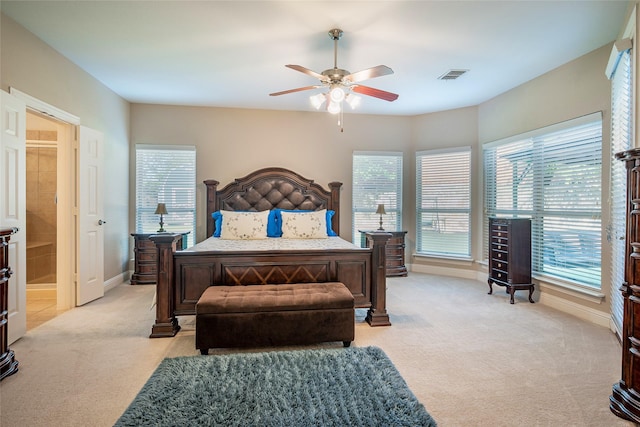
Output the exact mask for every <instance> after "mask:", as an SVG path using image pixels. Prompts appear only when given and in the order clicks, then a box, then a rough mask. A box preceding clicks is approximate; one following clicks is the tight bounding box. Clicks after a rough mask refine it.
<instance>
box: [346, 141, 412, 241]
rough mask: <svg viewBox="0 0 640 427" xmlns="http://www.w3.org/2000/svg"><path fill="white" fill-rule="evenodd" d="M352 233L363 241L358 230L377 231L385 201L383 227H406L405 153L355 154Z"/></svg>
mask: <svg viewBox="0 0 640 427" xmlns="http://www.w3.org/2000/svg"><path fill="white" fill-rule="evenodd" d="M352 188H353V194H352V216H353V218H352V227H353V229H352V234H353V240H352V241H353V242H354V243H356V244H357V243H358V242H360V239H361V237H360V233H358V230H377V229H378V228H379V227H380V215H376V213H375V212H376V210H377V208H378V205H379V204H384V208H385V212H386V215H382V221H383V228H384V229H385V230H389V231H400V230H402V152H389V151H384V152H370V151H356V152H354V153H353V187H352Z"/></svg>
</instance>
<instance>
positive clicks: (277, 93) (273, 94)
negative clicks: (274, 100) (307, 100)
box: [269, 85, 322, 96]
mask: <svg viewBox="0 0 640 427" xmlns="http://www.w3.org/2000/svg"><path fill="white" fill-rule="evenodd" d="M319 87H322V86H317V85H316V86H305V87H299V88H296V89H289V90H283V91H282V92H274V93H270V94H269V96H280V95H286V94H288V93H293V92H301V91H303V90H311V89H317V88H319Z"/></svg>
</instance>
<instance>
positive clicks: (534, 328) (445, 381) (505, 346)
mask: <svg viewBox="0 0 640 427" xmlns="http://www.w3.org/2000/svg"><path fill="white" fill-rule="evenodd" d="M388 288H389V289H388V298H387V306H388V310H389V313H390V315H391V321H392V323H393V326H391V327H378V328H371V327H369V326H368V325H367V324H366V323H363V319H364V314H365V312H364V311H363V310H357V324H356V339H355V342H354V343H353V345H355V346H358V347H364V346H370V345H371V346H378V347H380V348H382V349H383V350H384V352H385V353H386V354H387V355H388V356H389V358H390V359H391V361H392V362H393V363H394V365H395V366H396V368H397V369H398V371H399V372H400V374H401V375H402V376H403V378H404V379H405V381H406V382H407V384H408V385H409V388H410V389H411V390H412V391H413V393H414V394H415V395H416V397H417V398H418V399H419V400H420V402H422V403H423V404H424V406H425V407H426V409H427V411H428V412H429V413H430V414H431V415H432V416H433V418H434V419H435V420H436V421H437V422H438V425H439V426H440V427H446V426H562V427H564V426H593V427H596V426H597V427H601V426H612V427H613V426H631V425H633V424H632V423H629V422H626V421H623V420H621V419H620V418H618V417H616V416H615V415H613V414H612V413H611V412H610V411H609V402H608V398H609V395H610V394H611V386H612V385H613V383H615V382H617V381H618V380H619V379H620V360H621V348H620V344H619V343H618V340H617V339H616V337H615V336H614V334H612V333H611V332H610V331H609V330H608V329H606V328H602V327H600V326H596V325H593V324H590V323H587V322H584V321H582V320H579V319H577V318H574V317H572V316H568V315H565V314H563V313H560V312H558V311H555V310H553V309H551V308H548V307H544V306H542V305H540V304H530V303H528V302H526V300H525V298H524V297H523V296H519V295H518V296H517V299H516V304H514V305H511V304H509V302H508V295H507V294H506V293H504V292H500V291H498V292H495V291H494V295H487V291H488V288H487V285H486V283H484V282H480V281H472V280H462V279H453V278H448V277H438V276H432V275H426V274H416V273H412V274H410V276H409V277H405V278H393V279H389V280H388ZM499 290H502V288H500V289H499ZM153 291H154V289H153V287H152V286H130V285H128V284H123V285H121V286H118V287H117V288H115V289H113V290H112V291H110V292H108V293H107V294H106V295H105V297H104V298H102V299H100V300H97V301H94V302H92V303H90V304H87V305H85V306H83V307H79V308H75V309H73V310H70V311H68V312H65V313H63V314H62V315H60V316H58V317H56V318H55V319H53V320H51V321H49V322H47V323H45V324H43V325H41V326H39V327H37V328H35V329H33V330H31V331H29V332H28V333H27V335H26V336H24V337H23V338H21V339H20V340H19V341H17V342H16V343H14V344H12V345H11V348H12V349H13V350H14V351H15V352H16V358H17V359H18V360H19V362H20V371H19V372H18V373H17V374H15V375H13V376H10V377H8V378H6V379H5V380H3V381H2V382H1V383H0V420H1V421H0V422H1V424H0V425H2V426H3V427H5V426H6V427H13V426H16V427H17V426H47V427H57V426H92V427H99V426H112V425H113V423H115V421H116V420H117V419H118V417H119V416H120V415H121V414H122V413H123V412H124V410H125V409H126V408H127V406H128V405H129V404H130V403H131V401H132V400H133V398H134V397H135V396H136V394H137V393H138V392H139V391H140V389H141V388H142V386H143V385H144V383H145V382H146V381H147V379H148V378H149V376H150V375H151V374H152V373H153V371H154V370H155V368H156V367H157V366H158V365H159V363H160V361H161V360H162V359H164V358H165V357H176V356H186V355H198V354H199V351H197V350H196V349H195V344H194V318H193V317H192V316H186V317H181V318H180V324H181V325H182V328H183V329H182V331H180V332H179V333H178V335H177V336H176V337H174V338H158V339H149V338H148V336H149V333H150V332H151V325H152V324H153V321H154V318H155V313H154V311H152V310H150V305H151V301H152V299H153ZM516 294H519V293H516ZM525 294H526V293H522V295H525ZM336 346H337V347H340V346H342V343H330V344H322V345H318V346H308V347H305V348H324V347H336ZM299 348H300V347H283V348H281V349H299ZM263 350H264V349H260V350H252V349H248V350H242V351H263ZM234 351H235V350H217V351H215V352H216V353H228V352H234ZM211 353H214V350H211ZM354 392H357V390H354Z"/></svg>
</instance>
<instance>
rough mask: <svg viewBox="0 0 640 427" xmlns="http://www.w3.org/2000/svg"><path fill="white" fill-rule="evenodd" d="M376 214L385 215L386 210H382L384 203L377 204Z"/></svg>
mask: <svg viewBox="0 0 640 427" xmlns="http://www.w3.org/2000/svg"><path fill="white" fill-rule="evenodd" d="M376 214H377V215H386V214H387V212H385V210H384V205H383V204H379V205H378V210H376Z"/></svg>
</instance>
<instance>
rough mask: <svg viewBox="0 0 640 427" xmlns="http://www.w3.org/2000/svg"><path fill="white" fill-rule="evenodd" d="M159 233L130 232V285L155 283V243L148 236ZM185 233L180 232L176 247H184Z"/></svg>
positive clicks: (185, 243) (185, 241)
mask: <svg viewBox="0 0 640 427" xmlns="http://www.w3.org/2000/svg"><path fill="white" fill-rule="evenodd" d="M154 234H161V233H149V234H144V233H131V235H132V236H133V240H134V247H133V256H134V261H133V274H132V275H131V284H132V285H155V284H156V272H157V267H156V261H157V255H156V245H155V244H154V243H153V242H152V241H151V240H149V236H153V235H154ZM187 234H189V233H188V232H187V233H182V235H181V238H180V240H179V241H178V247H179V248H181V249H186V245H187Z"/></svg>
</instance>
